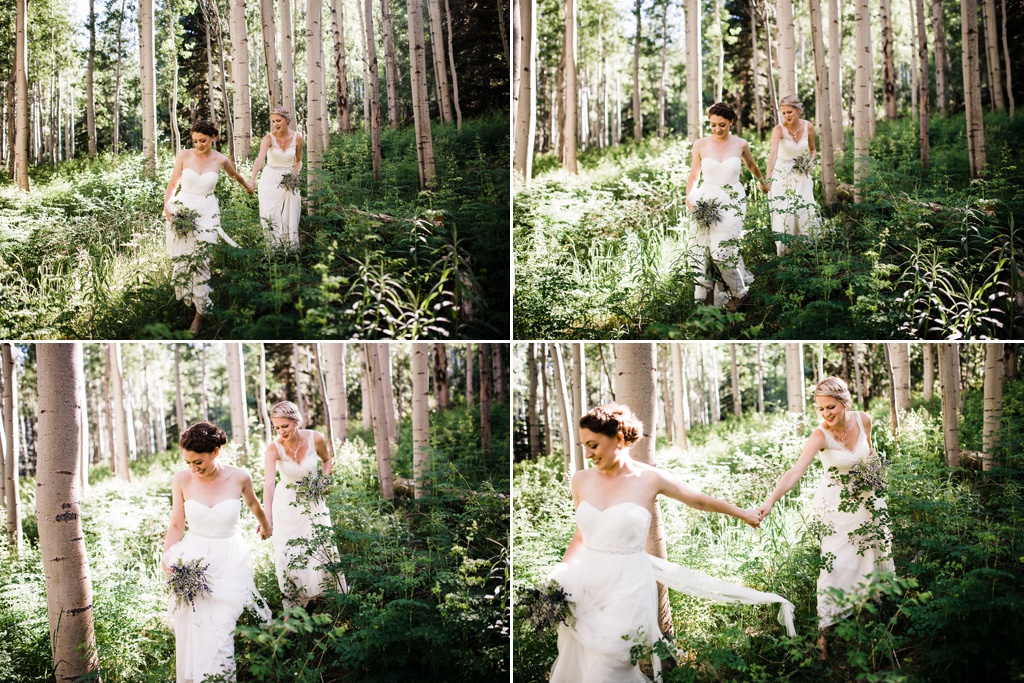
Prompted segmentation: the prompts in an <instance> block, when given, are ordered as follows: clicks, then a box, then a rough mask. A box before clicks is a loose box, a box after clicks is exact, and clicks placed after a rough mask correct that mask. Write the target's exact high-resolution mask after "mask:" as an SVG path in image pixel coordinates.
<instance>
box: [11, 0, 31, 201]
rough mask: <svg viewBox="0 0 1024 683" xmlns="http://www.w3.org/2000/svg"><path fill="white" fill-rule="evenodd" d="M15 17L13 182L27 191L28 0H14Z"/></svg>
mask: <svg viewBox="0 0 1024 683" xmlns="http://www.w3.org/2000/svg"><path fill="white" fill-rule="evenodd" d="M15 5H16V7H17V10H16V12H17V18H16V20H15V21H16V23H15V39H14V74H15V75H14V80H15V98H16V109H15V126H14V131H15V132H14V182H15V183H16V184H17V185H18V188H19V189H21V190H24V191H25V192H28V190H29V184H28V146H29V145H28V136H29V132H28V106H29V105H28V40H27V34H26V28H25V27H26V23H27V21H28V0H15Z"/></svg>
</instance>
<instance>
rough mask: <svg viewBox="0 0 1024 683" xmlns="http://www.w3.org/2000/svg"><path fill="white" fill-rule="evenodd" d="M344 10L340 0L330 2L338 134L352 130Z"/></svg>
mask: <svg viewBox="0 0 1024 683" xmlns="http://www.w3.org/2000/svg"><path fill="white" fill-rule="evenodd" d="M264 1H267V0H264ZM344 9H345V5H344V3H343V2H342V0H331V24H332V28H333V29H334V97H335V102H336V103H337V107H338V132H339V133H347V132H349V131H350V130H351V129H352V122H351V120H350V113H349V109H348V76H347V74H346V71H345V12H344Z"/></svg>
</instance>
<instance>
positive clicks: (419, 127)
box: [408, 0, 437, 190]
mask: <svg viewBox="0 0 1024 683" xmlns="http://www.w3.org/2000/svg"><path fill="white" fill-rule="evenodd" d="M408 9H409V60H410V67H409V69H410V74H409V77H410V81H411V82H412V116H413V126H414V128H415V131H416V160H417V162H418V163H419V170H420V189H421V190H426V189H429V188H431V187H433V186H434V179H435V178H436V176H437V171H436V169H435V167H434V139H433V136H432V134H431V131H430V109H429V106H428V103H427V57H426V48H425V47H424V45H423V9H422V6H421V2H420V0H409V6H408Z"/></svg>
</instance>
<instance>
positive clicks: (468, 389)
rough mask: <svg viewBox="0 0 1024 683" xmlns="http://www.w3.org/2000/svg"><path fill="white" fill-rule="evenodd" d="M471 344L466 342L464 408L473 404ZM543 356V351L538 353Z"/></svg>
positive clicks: (468, 407)
mask: <svg viewBox="0 0 1024 683" xmlns="http://www.w3.org/2000/svg"><path fill="white" fill-rule="evenodd" d="M473 355H474V353H473V345H472V344H466V408H467V409H470V408H472V407H473V406H474V405H475V401H474V398H473ZM540 357H541V359H543V358H544V354H543V352H542V353H541V354H540Z"/></svg>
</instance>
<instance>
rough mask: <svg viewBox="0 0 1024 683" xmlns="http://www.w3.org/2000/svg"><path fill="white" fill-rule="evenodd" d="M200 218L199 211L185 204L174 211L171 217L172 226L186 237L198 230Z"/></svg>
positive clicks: (183, 237)
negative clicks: (197, 224) (197, 222)
mask: <svg viewBox="0 0 1024 683" xmlns="http://www.w3.org/2000/svg"><path fill="white" fill-rule="evenodd" d="M198 219H199V212H198V211H196V210H195V209H190V208H188V207H187V206H183V207H181V208H179V209H178V210H177V211H175V212H174V217H173V218H172V219H171V228H172V229H173V230H174V234H176V235H177V236H178V237H180V238H181V239H185V238H186V237H188V236H189V235H191V234H192V233H194V232H195V231H196V221H197V220H198Z"/></svg>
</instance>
